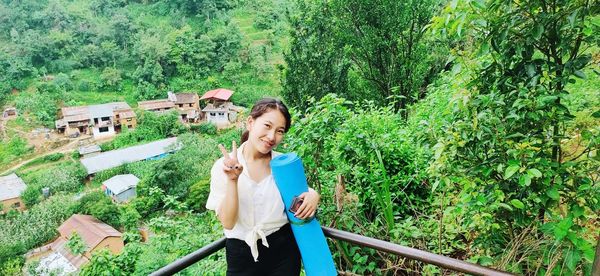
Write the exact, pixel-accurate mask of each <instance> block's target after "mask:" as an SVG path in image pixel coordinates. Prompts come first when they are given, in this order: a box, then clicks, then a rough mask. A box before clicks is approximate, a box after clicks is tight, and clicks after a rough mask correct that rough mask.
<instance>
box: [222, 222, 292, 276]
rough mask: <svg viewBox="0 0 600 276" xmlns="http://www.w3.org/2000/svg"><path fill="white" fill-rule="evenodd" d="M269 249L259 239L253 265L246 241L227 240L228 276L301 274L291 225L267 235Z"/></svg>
mask: <svg viewBox="0 0 600 276" xmlns="http://www.w3.org/2000/svg"><path fill="white" fill-rule="evenodd" d="M267 242H268V243H269V247H265V246H264V245H262V241H261V240H258V241H257V245H258V261H257V262H255V261H254V258H252V253H251V252H250V247H249V246H248V245H247V244H246V242H244V241H242V240H239V239H227V241H226V243H225V250H226V251H225V255H226V258H227V275H300V251H299V250H298V245H297V244H296V239H295V238H294V234H293V233H292V227H290V224H285V225H284V226H282V227H281V228H280V229H279V230H277V231H276V232H274V233H272V234H270V235H268V236H267Z"/></svg>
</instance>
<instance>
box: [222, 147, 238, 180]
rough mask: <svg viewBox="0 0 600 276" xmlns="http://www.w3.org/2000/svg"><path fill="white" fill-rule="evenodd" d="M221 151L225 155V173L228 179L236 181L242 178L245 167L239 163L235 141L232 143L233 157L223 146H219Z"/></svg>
mask: <svg viewBox="0 0 600 276" xmlns="http://www.w3.org/2000/svg"><path fill="white" fill-rule="evenodd" d="M219 149H220V150H221V153H223V172H225V175H227V178H229V179H230V180H233V181H236V180H237V179H238V178H239V177H240V174H242V171H243V170H244V167H242V164H240V163H239V162H238V159H237V146H236V145H235V141H231V151H232V152H231V156H230V155H229V152H227V150H226V149H225V147H224V146H223V145H221V144H219Z"/></svg>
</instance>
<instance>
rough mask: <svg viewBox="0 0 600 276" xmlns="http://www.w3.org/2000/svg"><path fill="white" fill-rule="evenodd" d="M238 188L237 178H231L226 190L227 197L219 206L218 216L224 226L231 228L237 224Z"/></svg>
mask: <svg viewBox="0 0 600 276" xmlns="http://www.w3.org/2000/svg"><path fill="white" fill-rule="evenodd" d="M238 202H239V201H238V188H237V179H229V180H228V181H227V188H226V190H225V198H223V201H222V202H221V205H220V206H219V210H218V211H217V216H218V217H219V221H221V224H222V225H223V228H225V229H227V230H231V229H232V228H233V226H235V222H236V221H237V216H238V207H239V206H238Z"/></svg>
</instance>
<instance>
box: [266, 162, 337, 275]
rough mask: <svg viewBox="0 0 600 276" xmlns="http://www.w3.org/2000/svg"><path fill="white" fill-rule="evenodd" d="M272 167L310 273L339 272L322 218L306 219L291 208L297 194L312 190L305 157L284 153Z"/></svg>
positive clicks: (303, 260) (306, 267)
mask: <svg viewBox="0 0 600 276" xmlns="http://www.w3.org/2000/svg"><path fill="white" fill-rule="evenodd" d="M271 171H272V173H273V178H274V179H275V183H276V184H277V188H279V193H281V198H282V199H283V203H284V204H285V210H286V213H287V216H288V219H289V220H290V224H291V226H292V232H294V237H296V243H297V244H298V248H299V249H300V255H302V263H303V264H304V271H305V272H306V275H308V276H312V275H337V271H336V269H335V265H334V263H333V258H332V257H331V252H330V251H329V247H328V246H327V240H325V235H324V234H323V230H321V225H320V224H319V222H318V221H317V220H316V219H313V220H310V221H308V222H305V221H303V220H301V219H298V218H296V217H295V216H294V214H293V213H291V212H290V211H289V210H290V206H291V205H292V200H293V198H294V197H295V196H299V195H300V194H302V193H304V192H307V191H308V184H307V183H306V175H305V174H304V166H303V165H302V160H300V158H299V157H298V155H296V153H293V152H292V153H287V154H281V155H279V156H277V157H275V158H273V160H271Z"/></svg>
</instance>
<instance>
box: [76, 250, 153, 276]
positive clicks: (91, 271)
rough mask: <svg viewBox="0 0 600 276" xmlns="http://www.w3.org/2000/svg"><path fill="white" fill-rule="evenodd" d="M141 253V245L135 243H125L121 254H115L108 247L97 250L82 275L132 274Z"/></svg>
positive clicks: (83, 269) (82, 270)
mask: <svg viewBox="0 0 600 276" xmlns="http://www.w3.org/2000/svg"><path fill="white" fill-rule="evenodd" d="M141 254H142V250H141V247H140V245H139V244H135V243H129V244H127V245H125V248H124V249H123V252H121V254H119V255H113V254H112V253H111V252H110V251H109V250H108V249H102V250H98V251H95V252H94V254H92V259H91V260H90V262H89V263H88V264H87V265H85V266H84V267H83V268H82V269H81V273H80V275H90V276H91V275H131V274H132V273H133V272H134V271H135V263H136V261H137V259H138V258H139V257H140V255H141Z"/></svg>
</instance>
